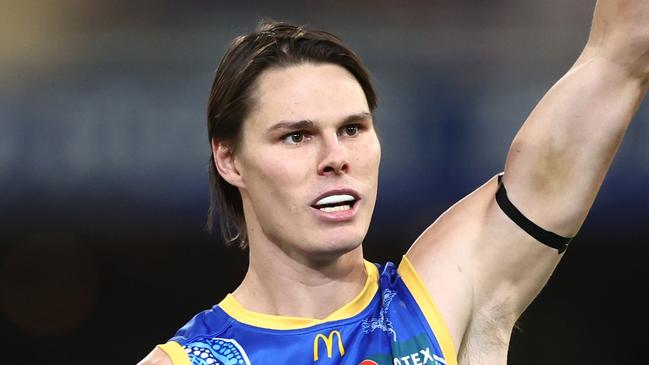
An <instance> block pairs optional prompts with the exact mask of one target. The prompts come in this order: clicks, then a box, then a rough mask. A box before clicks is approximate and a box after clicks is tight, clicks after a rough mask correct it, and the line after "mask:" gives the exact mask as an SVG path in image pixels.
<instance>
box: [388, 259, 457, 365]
mask: <svg viewBox="0 0 649 365" xmlns="http://www.w3.org/2000/svg"><path fill="white" fill-rule="evenodd" d="M398 271H399V275H401V279H403V282H404V283H405V284H406V287H407V288H408V290H409V291H410V294H412V296H413V297H414V298H415V301H416V302H417V305H419V308H420V309H421V311H422V312H423V313H424V316H425V317H426V320H427V321H428V324H429V325H430V327H431V328H432V329H433V333H434V334H435V337H437V341H438V342H439V345H440V346H441V347H442V352H443V353H444V358H445V359H446V361H447V364H448V365H457V353H456V352H455V346H453V339H452V338H451V334H450V332H449V330H448V327H446V323H444V318H442V314H441V313H440V311H439V309H437V306H436V305H435V302H434V301H433V298H431V296H430V294H429V293H428V290H426V287H425V286H424V282H423V281H422V280H421V277H419V274H417V272H416V271H415V268H414V267H413V266H412V264H411V263H410V260H408V258H407V257H406V256H403V258H402V260H401V264H399V270H398Z"/></svg>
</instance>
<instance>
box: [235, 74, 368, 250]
mask: <svg viewBox="0 0 649 365" xmlns="http://www.w3.org/2000/svg"><path fill="white" fill-rule="evenodd" d="M256 85H257V87H256V89H255V92H254V93H253V100H254V106H253V109H252V110H251V113H250V115H249V117H248V118H247V119H246V120H245V121H244V125H243V134H242V139H241V143H240V144H239V148H238V150H237V151H236V152H235V154H234V156H235V157H234V161H235V166H236V168H237V171H238V173H239V175H240V177H241V184H240V186H239V187H240V191H241V194H242V198H243V202H244V211H245V217H246V225H247V228H248V233H249V238H250V242H251V246H254V245H255V244H256V242H255V240H257V241H260V244H261V241H266V242H269V243H272V244H275V245H278V246H279V247H280V248H281V249H282V250H284V251H285V252H287V253H288V254H298V255H313V254H316V255H325V256H329V255H340V254H343V253H345V252H349V251H350V250H352V249H354V248H356V247H358V246H359V245H360V244H361V242H362V241H363V238H364V237H365V234H366V233H367V229H368V227H369V223H370V220H371V216H372V212H373V210H374V203H375V201H376V192H377V183H378V170H379V161H380V157H381V149H380V145H379V141H378V138H377V135H376V132H375V130H374V125H373V120H372V116H371V114H370V110H369V107H368V104H367V100H366V98H365V94H364V92H363V89H362V88H361V86H360V84H359V83H358V82H357V81H356V79H355V78H354V76H353V75H352V74H351V73H349V72H348V71H347V70H345V69H344V68H342V67H340V66H337V65H332V64H310V63H304V64H300V65H294V66H289V67H284V68H277V69H270V70H266V71H264V72H263V73H262V74H261V75H260V76H259V79H258V80H257V84H256ZM323 258H324V257H323Z"/></svg>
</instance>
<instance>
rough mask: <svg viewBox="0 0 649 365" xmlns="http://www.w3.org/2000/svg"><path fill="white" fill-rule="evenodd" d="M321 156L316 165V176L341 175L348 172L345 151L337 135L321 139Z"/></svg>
mask: <svg viewBox="0 0 649 365" xmlns="http://www.w3.org/2000/svg"><path fill="white" fill-rule="evenodd" d="M322 156H323V157H322V160H321V161H320V164H319V165H318V175H321V176H326V175H342V174H346V173H348V172H349V162H348V161H347V156H346V153H345V149H344V146H343V145H342V144H341V143H340V140H339V139H338V136H337V135H333V136H329V137H326V138H323V144H322Z"/></svg>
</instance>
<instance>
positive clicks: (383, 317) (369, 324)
mask: <svg viewBox="0 0 649 365" xmlns="http://www.w3.org/2000/svg"><path fill="white" fill-rule="evenodd" d="M395 295H397V292H396V291H394V290H390V289H385V290H384V291H383V296H382V305H381V312H380V314H379V317H378V318H366V319H364V320H363V323H362V324H361V325H362V326H363V332H365V333H371V332H374V330H376V329H381V330H382V331H383V332H387V333H389V334H391V335H392V341H394V342H396V341H397V332H396V331H395V330H394V326H393V325H392V321H390V320H389V319H388V309H390V303H391V302H392V298H394V296H395Z"/></svg>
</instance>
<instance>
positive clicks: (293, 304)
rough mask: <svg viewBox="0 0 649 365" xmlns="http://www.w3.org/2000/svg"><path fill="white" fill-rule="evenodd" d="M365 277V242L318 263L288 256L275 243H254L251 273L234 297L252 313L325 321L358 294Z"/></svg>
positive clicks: (251, 249)
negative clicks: (265, 245) (261, 246)
mask: <svg viewBox="0 0 649 365" xmlns="http://www.w3.org/2000/svg"><path fill="white" fill-rule="evenodd" d="M269 251H270V252H269ZM366 278H367V273H366V272H365V267H364V264H363V251H362V246H358V247H357V248H355V249H353V250H352V251H350V252H347V253H345V254H342V255H340V256H337V257H335V258H332V259H329V260H326V261H315V260H309V259H308V258H307V259H304V258H303V259H297V258H296V257H292V256H288V255H286V254H285V253H283V252H282V251H281V250H280V249H279V248H277V246H275V245H270V250H268V249H267V250H263V249H259V248H257V247H254V246H253V245H251V246H250V264H249V267H248V272H247V273H246V276H245V278H244V280H243V282H242V283H241V285H240V286H239V287H238V288H237V290H235V292H234V293H233V295H234V297H235V298H236V299H237V301H239V303H240V304H241V305H242V306H243V307H244V308H246V309H248V310H251V311H254V312H259V313H264V314H270V315H278V316H287V317H304V318H314V319H324V318H325V317H327V316H328V315H329V314H331V313H333V312H334V311H336V310H337V309H339V308H340V307H342V306H343V305H345V304H346V303H348V302H350V301H351V300H352V299H353V298H354V297H356V295H358V293H359V292H360V291H361V290H362V288H363V286H364V285H365V281H366Z"/></svg>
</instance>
